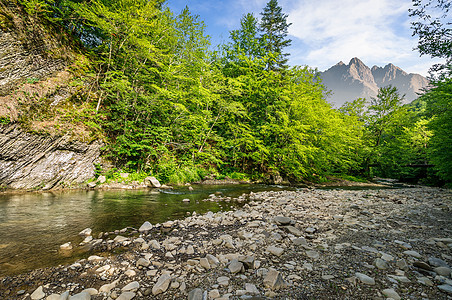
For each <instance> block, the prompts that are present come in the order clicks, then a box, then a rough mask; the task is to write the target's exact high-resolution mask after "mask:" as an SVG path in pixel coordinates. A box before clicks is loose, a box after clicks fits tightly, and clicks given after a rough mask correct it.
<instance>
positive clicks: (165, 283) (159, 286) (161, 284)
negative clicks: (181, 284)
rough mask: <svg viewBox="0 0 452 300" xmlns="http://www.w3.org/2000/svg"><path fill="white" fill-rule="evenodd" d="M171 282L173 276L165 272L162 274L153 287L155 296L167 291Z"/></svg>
mask: <svg viewBox="0 0 452 300" xmlns="http://www.w3.org/2000/svg"><path fill="white" fill-rule="evenodd" d="M170 282H171V277H170V276H169V275H168V274H163V275H162V276H160V277H159V279H158V280H157V283H156V284H155V285H154V287H153V288H152V294H153V295H154V296H155V295H158V294H161V293H164V292H166V290H167V289H168V287H169V284H170Z"/></svg>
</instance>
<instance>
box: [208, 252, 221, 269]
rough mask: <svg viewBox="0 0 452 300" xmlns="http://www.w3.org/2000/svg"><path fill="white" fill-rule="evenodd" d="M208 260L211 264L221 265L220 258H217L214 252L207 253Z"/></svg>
mask: <svg viewBox="0 0 452 300" xmlns="http://www.w3.org/2000/svg"><path fill="white" fill-rule="evenodd" d="M206 258H207V260H208V261H209V264H210V265H211V266H214V267H217V266H219V265H220V261H219V260H218V258H216V257H215V256H213V255H212V254H207V255H206Z"/></svg>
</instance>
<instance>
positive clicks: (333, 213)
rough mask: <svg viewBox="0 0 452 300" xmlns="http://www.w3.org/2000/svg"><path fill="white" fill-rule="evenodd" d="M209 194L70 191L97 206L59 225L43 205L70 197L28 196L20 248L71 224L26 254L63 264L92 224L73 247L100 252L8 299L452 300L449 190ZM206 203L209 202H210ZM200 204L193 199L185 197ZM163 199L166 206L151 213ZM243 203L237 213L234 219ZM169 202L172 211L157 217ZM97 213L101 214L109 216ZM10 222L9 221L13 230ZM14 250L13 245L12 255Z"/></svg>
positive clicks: (7, 281)
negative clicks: (65, 245) (69, 246)
mask: <svg viewBox="0 0 452 300" xmlns="http://www.w3.org/2000/svg"><path fill="white" fill-rule="evenodd" d="M196 188H197V187H195V190H196ZM202 188H203V189H207V190H206V191H205V194H203V195H198V194H197V193H196V192H195V191H193V194H190V193H187V191H186V190H183V189H181V190H174V191H169V192H163V193H160V194H158V195H157V194H154V192H153V191H140V192H124V191H121V192H98V191H94V192H92V191H90V192H85V193H81V192H77V193H74V194H72V193H68V194H66V193H64V194H63V195H65V197H66V195H67V196H68V198H67V199H66V200H65V202H71V201H75V202H77V200H78V201H80V200H81V199H79V198H77V197H81V196H80V195H82V194H83V195H84V197H86V198H87V199H86V200H84V201H86V202H87V203H88V204H87V205H85V206H86V207H85V208H82V207H83V206H84V205H81V204H78V203H75V204H64V205H61V206H60V207H59V208H58V207H56V208H55V209H56V211H57V212H59V211H60V210H63V209H64V210H73V212H71V213H70V214H68V215H64V214H62V213H61V215H60V216H59V217H53V216H55V215H58V213H57V212H52V213H49V214H48V216H47V219H46V217H44V216H45V212H44V211H45V210H46V208H45V205H44V204H47V210H49V211H51V208H50V207H52V205H54V204H52V202H58V201H62V200H58V199H59V198H58V197H59V196H58V197H57V196H52V197H54V198H52V197H51V196H49V195H46V194H39V195H34V197H38V199H41V200H39V201H37V200H36V199H35V200H33V201H31V200H30V201H29V202H30V204H29V205H30V206H32V204H31V203H34V204H33V205H35V207H34V208H31V209H30V210H29V212H28V213H25V212H22V213H21V206H19V204H22V205H25V204H26V203H27V201H25V200H24V198H21V199H16V200H14V199H11V198H10V199H7V200H4V201H3V202H4V205H5V206H6V205H9V206H10V210H9V211H10V213H11V214H12V213H13V212H14V213H15V214H19V215H20V214H23V215H24V216H25V217H22V221H20V220H17V221H16V223H15V224H10V225H9V226H10V227H9V229H6V232H8V233H7V234H13V235H15V237H16V238H17V239H19V240H21V239H22V238H24V237H22V238H21V233H22V230H21V228H22V227H27V226H25V225H26V224H28V223H29V222H30V223H33V224H34V225H29V227H30V228H28V229H27V230H26V231H27V232H28V231H30V232H33V230H35V235H34V236H35V238H36V239H38V238H39V239H41V237H40V235H44V238H43V239H44V240H53V239H55V240H56V239H57V235H58V234H57V232H58V231H59V230H58V229H54V232H46V231H45V230H44V227H55V228H60V230H63V228H65V227H69V228H70V229H69V230H68V232H67V233H66V234H65V235H63V236H62V238H61V239H60V238H58V239H59V241H58V242H56V243H54V244H53V246H48V247H49V248H48V249H51V250H45V247H42V246H39V247H42V248H33V247H38V246H33V245H38V244H39V243H36V244H32V238H27V239H25V241H22V242H21V244H19V243H18V244H16V247H18V248H20V247H24V246H23V245H25V244H26V243H27V242H28V243H29V244H27V245H28V247H30V250H27V251H29V252H34V255H36V256H39V255H40V253H41V252H45V251H50V252H52V255H53V256H54V257H59V256H58V255H60V254H58V253H61V252H57V249H58V248H59V245H60V244H61V243H62V242H68V241H69V240H68V239H69V237H70V236H78V233H79V232H80V230H83V229H84V227H89V228H91V229H92V231H91V232H89V231H85V232H84V233H85V236H84V237H78V240H74V242H73V245H74V249H76V248H78V247H79V246H78V245H79V243H80V242H81V241H82V240H83V239H86V241H87V245H92V247H91V248H92V249H93V251H96V252H95V253H88V255H87V256H85V257H83V258H81V259H77V260H76V261H75V262H74V261H72V262H70V263H69V264H66V265H59V266H55V267H46V268H42V269H35V270H32V271H29V272H25V273H22V274H19V275H14V276H4V277H0V298H1V299H33V300H35V299H50V300H51V299H119V300H124V299H187V298H188V299H207V298H208V299H247V298H252V297H254V298H259V299H275V298H276V299H311V298H320V299H386V298H392V299H402V298H403V299H450V297H451V295H452V277H451V272H452V268H451V265H452V253H451V252H452V222H450V221H451V219H452V215H451V209H452V193H451V191H450V190H445V189H439V188H430V187H422V186H417V187H413V188H399V189H363V188H361V189H359V190H340V189H328V190H320V189H307V188H299V189H295V190H285V189H282V188H275V187H265V186H260V188H262V189H261V190H260V191H259V190H253V189H254V188H256V187H255V186H254V187H253V188H252V189H250V188H249V186H243V188H244V189H245V190H246V192H247V193H249V195H248V196H247V197H245V196H243V195H242V194H243V193H244V192H245V191H244V190H240V189H241V188H240V187H238V186H235V187H233V188H231V191H230V192H231V194H230V196H228V193H229V192H228V191H227V188H226V187H225V188H224V190H223V191H221V187H202ZM209 189H210V190H209ZM214 192H222V194H221V193H217V194H215V193H214ZM168 193H171V194H168ZM233 193H236V194H235V195H233ZM71 194H72V196H69V195H71ZM199 194H202V193H200V192H199ZM50 195H52V194H50ZM77 195H79V196H77ZM138 195H141V196H140V197H142V199H147V200H141V201H142V202H148V203H139V204H130V205H131V206H133V205H136V206H135V207H133V208H130V207H129V204H127V203H126V202H133V201H137V202H140V201H139V200H136V198H139V197H137V196H138ZM206 195H207V199H208V201H202V199H203V198H205V197H206ZM209 195H210V196H209ZM26 196H27V197H28V196H29V195H26ZM8 197H14V196H8ZM21 197H24V195H21ZM46 197H47V198H46ZM49 197H50V199H49ZM71 197H72V198H71ZM160 197H163V198H162V199H160ZM165 197H168V198H165ZM173 197H175V198H173ZM190 197H193V198H190ZM197 197H199V198H197ZM227 197H231V198H236V200H235V201H230V200H232V199H228V198H227ZM81 198H83V197H81ZM189 198H190V202H184V201H183V200H184V199H189ZM52 199H53V200H52ZM71 199H72V200H71ZM107 199H109V200H107ZM163 199H165V200H163ZM173 199H174V200H173ZM40 201H41V202H40ZM105 201H112V202H113V203H111V204H109V205H107V206H108V207H110V208H109V209H106V208H105V207H107V206H105V204H102V202H105ZM121 201H122V202H124V203H122V202H121ZM227 201H230V202H227ZM154 202H157V203H160V204H154V205H155V206H154V207H153V208H152V209H149V210H147V207H148V206H152V205H153V204H152V203H154ZM197 202H199V203H197ZM233 202H234V203H236V204H234V205H233V207H232V208H233V209H232V210H229V211H226V209H230V208H231V203H233ZM39 204H40V205H39ZM159 205H160V206H162V208H161V209H162V212H161V213H160V214H156V215H157V216H156V217H155V219H153V216H154V211H156V210H157V208H158V207H159ZM191 205H193V206H191ZM204 205H205V207H204V208H202V210H203V211H204V212H202V210H201V207H203V206H204ZM102 206H104V208H103V209H100V207H102ZM144 207H145V208H146V209H145V208H144ZM159 209H160V208H159ZM97 210H100V211H102V213H101V214H100V216H96V211H97ZM194 210H196V212H197V213H196V214H195V213H192V212H193V211H194ZM220 210H221V211H220ZM146 211H147V212H146ZM123 212H128V213H129V215H130V216H131V217H130V218H129V220H128V221H124V222H123V221H122V220H121V219H120V217H119V216H120V215H121V214H122V213H123ZM187 212H188V214H187ZM72 215H73V216H72ZM71 216H72V217H71ZM102 216H103V217H102ZM117 216H118V217H117ZM9 217H10V218H11V219H10V220H6V223H8V222H12V216H11V215H10V216H9ZM33 217H34V218H37V220H36V222H32V221H31V219H32V218H33ZM2 218H5V219H6V216H4V215H2ZM124 218H125V217H124ZM19 219H20V218H19ZM83 219H87V220H92V221H82V220H83ZM169 219H172V220H170V221H168V220H169ZM146 221H149V222H146ZM90 222H92V223H90ZM157 222H158V223H159V224H157ZM2 223H3V222H2ZM40 226H42V228H41V227H40ZM131 227H133V228H131ZM120 228H124V229H122V230H121V229H120ZM9 231H15V232H14V233H10V232H9ZM4 233H5V229H2V232H1V234H4ZM26 235H28V233H27V234H24V236H26ZM8 240H9V239H8ZM42 242H43V241H41V243H42ZM3 243H4V242H3V239H2V244H3ZM4 244H5V245H6V246H2V249H5V248H6V247H8V243H4ZM39 245H41V244H39ZM10 249H12V248H10ZM24 249H25V247H24ZM25 250H26V249H25ZM25 250H24V251H20V250H19V251H17V252H16V254H17V253H21V252H23V253H27V251H25ZM2 251H3V250H2ZM10 251H13V250H10ZM73 251H75V250H73ZM114 253H116V254H114ZM2 255H3V254H2ZM72 255H74V253H73V254H72ZM30 257H31V256H30ZM13 258H14V257H13ZM72 259H74V258H73V257H72ZM4 264H5V263H4ZM11 264H12V265H13V263H11ZM7 267H8V268H9V267H10V266H7ZM25 269H26V268H25ZM69 297H70V298H69Z"/></svg>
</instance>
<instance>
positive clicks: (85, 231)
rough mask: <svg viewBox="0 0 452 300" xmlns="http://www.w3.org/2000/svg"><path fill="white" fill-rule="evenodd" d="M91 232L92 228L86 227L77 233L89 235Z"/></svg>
mask: <svg viewBox="0 0 452 300" xmlns="http://www.w3.org/2000/svg"><path fill="white" fill-rule="evenodd" d="M92 232H93V230H92V229H91V228H86V229H83V230H82V231H80V232H79V235H81V236H88V235H91V233H92Z"/></svg>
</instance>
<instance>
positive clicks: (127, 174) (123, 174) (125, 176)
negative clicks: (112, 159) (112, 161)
mask: <svg viewBox="0 0 452 300" xmlns="http://www.w3.org/2000/svg"><path fill="white" fill-rule="evenodd" d="M129 175H130V173H119V176H121V178H123V179H127V178H129Z"/></svg>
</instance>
